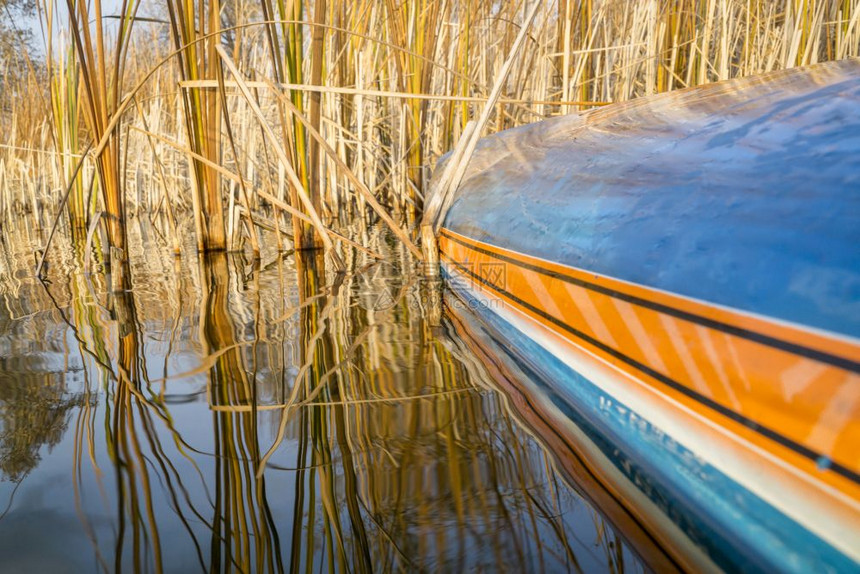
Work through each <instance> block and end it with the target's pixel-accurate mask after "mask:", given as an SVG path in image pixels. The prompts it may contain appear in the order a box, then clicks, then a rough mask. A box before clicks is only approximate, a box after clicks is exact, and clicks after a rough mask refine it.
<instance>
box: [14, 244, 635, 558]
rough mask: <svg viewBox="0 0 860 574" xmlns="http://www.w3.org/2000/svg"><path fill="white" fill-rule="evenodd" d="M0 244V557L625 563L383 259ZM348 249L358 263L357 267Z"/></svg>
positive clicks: (412, 282) (391, 250)
mask: <svg viewBox="0 0 860 574" xmlns="http://www.w3.org/2000/svg"><path fill="white" fill-rule="evenodd" d="M131 234H132V239H131V244H132V245H151V246H152V247H151V248H148V249H137V250H136V251H135V253H134V254H133V256H132V262H131V273H132V277H133V285H134V289H133V290H131V291H129V292H126V293H119V294H108V293H107V290H106V288H105V286H106V284H109V282H107V281H106V278H105V276H104V274H103V270H101V269H98V268H96V267H95V266H93V268H92V269H91V270H90V272H85V270H84V265H83V261H84V260H85V259H86V258H84V257H83V256H82V254H81V253H76V252H75V251H74V250H72V249H71V248H69V247H68V245H66V246H63V245H62V241H60V244H59V247H58V249H57V251H55V252H53V257H52V265H51V267H50V272H49V282H48V283H47V285H43V284H42V283H41V282H39V281H37V280H35V279H33V278H32V272H33V268H34V256H33V251H34V248H35V247H36V246H37V245H39V244H40V240H39V239H38V238H36V237H35V236H34V237H29V233H28V232H26V230H23V231H19V232H17V233H16V234H14V235H10V234H7V239H5V240H3V241H2V243H0V300H2V305H0V571H2V572H94V571H95V572H97V571H142V572H161V571H164V572H193V571H200V570H205V571H242V572H251V571H254V572H280V571H286V570H289V571H302V572H308V573H310V572H323V571H349V572H353V571H354V572H367V571H382V572H387V571H429V572H436V571H447V572H463V571H519V572H539V571H553V572H554V571H562V572H564V571H572V572H603V571H606V572H621V571H629V572H640V571H642V570H643V569H644V567H643V565H642V564H641V562H640V561H639V560H638V559H637V557H636V556H635V555H634V554H633V553H632V551H631V550H630V549H629V547H628V546H627V545H626V543H625V542H624V541H623V539H622V538H621V537H620V536H619V534H618V533H617V532H615V531H614V530H613V528H612V527H611V526H610V525H609V524H607V523H606V522H605V521H604V519H603V518H602V517H601V514H600V513H599V512H598V511H597V510H596V509H595V508H593V507H592V506H591V505H590V504H589V503H588V502H587V501H586V500H585V498H583V497H582V496H580V495H579V494H578V493H577V492H576V491H575V490H574V489H573V488H572V487H571V486H570V484H572V482H571V481H570V480H569V478H568V477H566V476H565V475H564V474H563V473H562V472H561V471H560V470H559V467H558V465H557V463H556V462H555V459H554V458H553V455H552V453H549V452H548V451H547V450H546V448H545V446H544V445H543V444H542V443H541V442H540V441H539V440H538V439H537V438H535V436H534V433H532V432H530V431H529V430H528V428H527V427H526V426H524V424H523V423H522V422H521V421H520V419H519V418H518V415H517V414H516V413H515V412H514V411H513V407H512V406H511V402H510V401H509V400H508V399H507V397H506V396H505V395H504V394H503V393H502V392H501V391H500V390H499V387H498V386H497V384H496V382H495V381H494V380H493V378H492V376H490V374H489V373H488V371H487V370H486V369H485V367H484V366H483V365H482V363H481V362H480V360H479V359H478V358H477V357H476V356H475V355H473V354H472V353H471V351H470V350H469V349H470V347H469V346H468V345H466V344H464V343H463V342H462V341H461V340H459V338H458V337H457V335H456V333H455V332H454V329H453V326H452V323H451V320H450V318H448V317H446V316H444V315H443V317H442V322H441V327H439V326H436V327H434V326H432V325H431V323H434V322H435V321H433V320H431V319H430V318H428V310H427V306H428V298H427V297H426V296H425V293H424V292H425V291H426V285H425V284H424V283H425V282H424V281H423V279H422V278H421V274H420V272H419V270H418V269H417V267H416V266H415V264H414V263H413V262H412V261H411V260H410V259H409V257H408V253H407V252H406V250H405V249H403V248H402V246H400V245H399V244H398V243H397V242H396V241H394V240H392V239H391V238H389V237H387V236H386V235H385V234H384V233H383V231H382V230H380V229H375V228H371V229H369V230H366V231H362V232H360V234H359V235H360V237H357V240H359V241H361V242H362V243H363V244H365V245H370V246H372V248H373V249H375V250H376V251H378V252H380V253H381V254H382V255H384V256H385V257H386V260H385V262H383V263H377V264H373V260H372V259H370V258H368V257H366V256H365V255H360V256H354V260H350V261H348V262H347V263H348V267H349V270H348V272H347V273H346V274H345V275H343V276H340V277H337V276H336V275H335V274H334V273H333V272H332V271H331V269H326V268H325V261H324V260H322V259H321V257H313V256H310V257H306V258H304V259H305V260H304V261H302V262H300V264H298V265H297V262H296V258H295V257H294V255H293V254H292V253H280V254H279V253H277V252H276V251H275V250H274V249H271V248H270V249H267V250H266V252H264V254H263V257H262V260H261V262H259V263H254V262H253V261H251V260H249V259H247V258H243V257H242V256H236V255H224V254H221V255H212V256H207V257H200V258H198V257H197V255H196V254H194V253H193V248H189V249H186V250H185V252H184V253H186V255H183V257H182V258H180V259H174V258H172V257H170V256H169V255H165V254H167V253H169V249H167V248H166V246H164V245H162V244H161V243H160V239H159V238H158V236H157V234H156V233H155V232H154V230H153V229H151V228H147V227H142V228H141V227H135V228H134V229H133V230H132V232H131ZM356 257H357V258H356Z"/></svg>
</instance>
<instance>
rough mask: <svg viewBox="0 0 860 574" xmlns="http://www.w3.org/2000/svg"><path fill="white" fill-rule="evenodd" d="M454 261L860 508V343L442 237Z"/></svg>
mask: <svg viewBox="0 0 860 574" xmlns="http://www.w3.org/2000/svg"><path fill="white" fill-rule="evenodd" d="M440 247H441V250H442V253H443V259H444V261H445V262H446V264H448V265H450V266H453V267H454V268H456V269H457V270H458V271H460V272H461V273H462V274H463V275H465V276H467V277H468V278H469V279H470V280H471V281H472V283H473V285H474V286H477V287H479V288H480V289H481V290H486V291H487V292H488V293H492V295H493V296H497V297H499V298H500V299H502V300H503V301H504V302H505V303H506V304H508V305H510V306H512V307H513V308H515V309H517V310H518V311H520V312H522V313H523V314H525V315H527V316H528V317H530V318H531V319H532V320H534V321H536V322H538V323H539V324H541V325H543V326H544V327H545V328H546V329H548V330H549V331H551V332H552V333H554V334H555V335H556V336H558V337H559V338H561V339H562V340H564V341H566V342H567V343H569V344H571V345H574V346H576V347H577V348H579V349H583V350H585V351H587V352H588V353H590V354H592V355H594V356H596V357H598V358H600V359H601V360H602V361H604V362H606V363H609V364H610V365H612V366H613V367H615V368H616V369H618V370H620V371H622V372H623V373H625V374H626V375H628V376H630V377H634V378H636V379H637V380H639V381H642V382H644V383H646V384H647V385H649V386H651V387H652V388H653V389H655V390H656V391H658V392H659V393H661V394H663V395H664V396H666V397H667V398H670V399H671V400H672V401H677V403H679V404H682V405H684V406H685V407H686V408H689V409H691V410H693V411H694V412H696V413H698V414H699V415H701V416H702V417H705V418H707V419H709V420H711V421H713V422H714V423H716V424H717V425H718V426H720V427H722V428H724V429H726V430H728V431H730V432H731V433H733V434H735V435H737V436H738V437H740V438H742V439H743V440H745V441H748V442H749V443H751V444H752V445H755V447H757V448H760V449H763V451H764V452H767V453H769V454H770V455H773V456H775V457H777V458H778V459H780V460H783V461H785V462H786V463H788V464H790V465H791V466H793V467H795V468H796V469H797V470H799V471H800V472H801V473H803V474H805V475H807V476H808V478H809V479H811V480H813V481H815V482H820V483H823V484H822V486H824V485H826V487H827V488H828V489H835V490H836V491H838V492H840V493H842V495H844V496H848V497H849V498H850V499H853V501H854V502H855V503H860V376H858V372H857V370H858V364H859V363H860V345H858V344H857V342H855V341H852V340H850V339H846V338H843V337H839V336H836V335H830V334H827V333H823V332H818V331H810V330H806V329H803V328H801V327H798V326H794V325H788V324H784V323H780V322H778V321H774V320H769V319H767V318H763V317H759V316H754V315H750V314H747V313H744V312H740V311H736V310H732V309H727V308H722V307H718V306H714V305H709V304H707V303H703V302H700V301H695V300H691V299H688V298H685V297H682V296H678V295H673V294H671V293H666V292H662V291H659V290H655V289H650V288H648V287H644V286H641V285H634V284H631V283H627V282H624V281H620V280H617V279H613V278H609V277H605V276H599V275H595V274H593V273H589V272H586V271H582V270H578V269H574V268H571V267H567V266H564V265H560V264H557V263H553V262H547V261H544V260H541V259H537V258H534V257H530V256H527V255H524V254H521V253H516V252H512V251H508V250H504V249H500V248H498V247H495V246H491V245H487V244H483V243H481V242H478V241H475V240H473V239H470V238H467V237H464V236H461V235H458V234H456V233H453V232H451V231H449V230H443V233H442V237H441V239H440Z"/></svg>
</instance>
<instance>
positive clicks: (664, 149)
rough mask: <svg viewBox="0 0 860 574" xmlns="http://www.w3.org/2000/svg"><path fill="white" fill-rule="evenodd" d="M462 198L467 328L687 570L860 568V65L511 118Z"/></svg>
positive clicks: (453, 299)
mask: <svg viewBox="0 0 860 574" xmlns="http://www.w3.org/2000/svg"><path fill="white" fill-rule="evenodd" d="M444 161H445V159H444V158H443V159H442V160H441V161H440V164H439V165H438V166H437V172H441V171H442V170H441V169H440V167H441V166H443V165H444ZM454 193H455V195H454V198H453V203H452V204H451V207H450V209H449V210H448V211H447V213H445V214H444V216H443V220H442V223H441V229H440V233H439V248H440V262H441V267H442V274H443V277H444V279H445V281H446V282H447V284H448V285H449V287H450V292H451V293H452V295H450V296H447V299H446V301H447V305H448V308H449V310H450V311H451V314H452V315H453V316H454V317H455V322H456V323H457V329H458V331H460V334H461V335H462V336H463V337H465V338H466V339H467V340H468V341H469V344H470V345H474V346H475V348H476V351H478V352H479V355H480V356H482V357H484V360H485V362H487V363H489V364H491V365H492V368H493V371H494V372H497V373H499V375H500V376H504V378H505V379H506V380H508V381H510V382H511V383H510V384H511V385H513V386H514V387H515V389H513V390H515V391H516V393H517V394H518V395H517V396H519V397H520V399H519V403H521V404H522V405H525V407H524V408H527V409H529V410H531V411H532V414H533V417H534V418H537V419H540V420H542V421H543V424H541V425H539V426H540V427H541V429H542V430H541V431H540V432H542V433H543V434H547V433H549V434H552V435H553V437H552V439H551V440H550V441H549V442H556V443H563V444H564V445H567V446H566V448H568V449H569V450H570V453H569V454H570V456H571V457H575V458H576V459H577V460H579V461H580V466H581V469H580V471H581V472H583V473H586V474H587V475H588V477H589V478H588V481H591V482H594V483H598V484H600V485H601V488H602V489H603V490H602V492H603V493H604V494H602V495H601V496H604V497H606V496H608V497H610V498H611V499H612V501H613V502H612V505H611V506H612V507H613V508H614V510H613V511H612V512H613V516H611V517H610V520H611V521H614V522H619V521H620V522H625V521H626V522H629V523H631V524H635V525H636V528H635V530H636V532H637V534H636V537H637V538H638V539H642V538H643V537H644V538H648V539H649V541H648V542H647V545H653V546H656V547H658V548H659V549H661V550H662V551H663V552H665V554H666V556H668V557H669V558H668V563H669V564H670V566H671V567H672V568H675V569H677V570H681V571H696V572H709V571H735V570H740V571H746V572H776V571H779V572H809V571H820V572H828V571H831V572H848V571H854V572H856V571H860V61H858V60H849V61H842V62H836V63H826V64H819V65H815V66H810V67H807V68H799V69H792V70H785V71H779V72H774V73H768V74H765V75H761V76H758V77H750V78H743V79H736V80H730V81H725V82H719V83H715V84H710V85H705V86H700V87H695V88H691V89H685V90H679V91H676V92H671V93H666V94H659V95H654V96H648V97H643V98H640V99H637V100H632V101H629V102H625V103H619V104H613V105H610V106H606V107H603V108H597V109H594V110H590V111H587V112H584V113H581V114H574V115H568V116H562V117H558V118H552V119H548V120H544V121H542V122H538V123H535V124H530V125H526V126H522V127H519V128H515V129H511V130H507V131H503V132H500V133H498V134H494V135H492V136H488V137H485V138H482V139H481V141H480V143H479V145H478V147H477V149H476V150H475V153H474V155H473V156H472V157H471V159H470V161H469V165H468V169H467V171H466V173H465V175H464V177H463V179H462V181H461V184H460V185H459V187H458V188H457V190H456V191H455V192H454ZM607 493H608V494H607ZM620 530H621V531H622V532H623V531H624V527H623V525H621V528H620ZM643 532H644V533H646V534H645V535H643V534H642V533H643ZM645 545H646V543H642V544H640V545H639V546H640V548H642V551H643V553H644V554H646V555H650V554H649V553H650V552H651V550H648V549H647V548H645ZM634 546H636V544H634Z"/></svg>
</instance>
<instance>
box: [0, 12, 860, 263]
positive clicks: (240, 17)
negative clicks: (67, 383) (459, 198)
mask: <svg viewBox="0 0 860 574" xmlns="http://www.w3.org/2000/svg"><path fill="white" fill-rule="evenodd" d="M57 2H62V3H63V6H64V8H65V11H64V13H65V14H67V15H66V16H65V17H64V18H66V19H65V20H64V21H62V22H60V21H59V20H58V18H59V14H60V12H59V11H58V9H57V8H58V6H57ZM532 5H533V4H532V3H529V2H525V1H517V0H511V1H505V2H497V3H491V2H477V1H474V0H386V1H385V2H376V1H373V0H342V1H338V2H334V1H332V0H314V2H301V1H298V0H249V1H248V2H244V3H241V4H234V3H231V4H230V5H229V6H228V8H229V9H226V10H222V5H221V2H219V1H218V0H211V1H206V2H191V1H187V0H163V3H162V2H154V3H150V4H148V5H147V6H149V7H156V8H160V9H161V12H162V13H161V14H155V16H156V18H155V19H156V20H160V21H158V22H150V21H145V20H143V19H138V18H137V12H138V2H136V1H132V0H124V1H123V2H122V3H121V4H120V6H119V10H120V11H119V14H118V15H117V14H113V15H112V16H119V18H112V19H107V18H106V14H104V13H103V10H102V3H101V2H100V1H99V0H90V1H89V2H84V1H82V0H45V1H44V2H43V3H42V5H41V6H42V18H43V20H42V21H43V27H44V28H45V32H46V38H47V39H48V43H47V47H48V49H47V50H46V53H47V54H50V55H51V56H52V57H51V58H48V62H47V66H46V69H47V73H46V76H47V79H46V80H45V81H46V83H47V84H49V85H50V97H49V98H45V101H47V102H50V103H49V104H47V106H43V105H42V104H40V103H39V100H38V99H35V98H32V97H27V91H26V90H20V89H19V90H17V91H14V90H13V91H11V93H10V94H9V99H8V100H7V101H8V107H7V109H8V110H9V111H7V113H6V114H5V117H3V118H2V119H3V121H4V123H5V124H6V125H7V126H12V127H14V128H15V129H6V130H4V134H6V137H7V140H6V142H5V143H6V148H5V151H3V152H2V158H0V160H2V161H0V168H2V173H0V178H2V181H3V182H4V186H3V190H2V192H0V195H2V198H0V220H3V221H8V220H9V218H14V217H20V216H21V215H22V214H30V215H29V218H30V219H32V221H33V225H34V226H35V227H37V228H38V227H42V226H45V225H48V224H49V223H48V222H49V221H50V220H51V219H52V218H53V216H54V214H56V213H57V212H58V210H59V208H60V207H61V205H60V199H61V198H62V197H63V193H62V190H66V189H69V191H70V193H69V201H68V214H69V218H70V220H71V222H72V227H81V224H82V223H83V224H84V225H85V226H86V227H88V228H89V230H95V228H94V227H93V222H94V221H95V220H96V219H97V217H96V216H97V214H98V213H101V212H103V213H104V214H105V217H104V225H103V227H104V228H103V229H102V230H101V233H104V235H105V239H106V242H107V244H109V245H111V246H113V247H115V248H117V249H116V251H115V253H118V254H123V253H125V251H126V246H125V239H124V233H123V228H124V222H125V218H126V217H127V215H128V214H130V213H133V214H144V213H145V214H148V215H149V216H150V217H151V218H152V219H153V220H154V221H160V222H161V226H160V228H161V229H162V230H163V235H164V236H165V237H168V238H169V239H168V240H167V241H166V244H168V245H178V244H179V243H180V238H178V237H176V235H177V233H180V234H181V233H182V225H181V222H182V221H183V220H185V219H186V216H190V217H191V218H192V219H193V221H194V222H195V238H196V244H197V247H198V249H200V250H206V249H215V250H218V249H225V248H231V249H239V248H241V247H242V245H243V243H244V242H246V241H247V242H248V243H250V245H251V247H252V249H253V250H254V251H257V250H258V244H259V241H258V240H257V234H258V233H262V234H264V235H265V234H269V233H272V234H274V235H275V238H276V243H277V244H278V245H279V246H283V245H285V244H284V240H286V239H291V240H292V241H293V242H294V243H295V244H296V246H298V247H303V246H307V245H309V244H310V245H313V244H315V243H316V242H317V241H319V240H320V236H321V235H326V233H323V232H320V231H319V230H320V229H321V228H320V226H319V225H316V224H314V225H313V227H314V228H316V229H317V230H318V232H317V233H314V232H313V231H312V225H311V224H312V223H313V220H314V219H315V215H317V214H318V215H319V217H320V218H321V219H328V220H329V221H332V222H335V223H336V221H337V220H338V219H348V218H350V217H353V216H355V215H365V214H366V208H367V207H372V208H373V209H375V210H376V211H377V212H379V211H380V210H383V211H384V212H385V213H386V214H393V215H400V216H403V215H405V216H407V219H411V218H412V217H413V216H414V215H415V214H417V213H420V211H421V209H422V208H423V205H424V200H425V194H426V192H427V189H426V181H427V177H428V175H429V173H430V169H431V167H432V164H433V162H434V161H435V159H436V158H437V157H439V155H441V154H442V153H445V152H446V151H448V150H450V149H452V147H453V146H454V144H455V143H456V142H457V141H458V140H459V139H460V137H461V136H462V133H463V130H464V128H465V126H466V124H467V122H468V121H469V120H470V119H474V118H476V117H477V116H479V115H480V114H481V112H482V109H483V106H484V102H485V101H486V99H487V96H488V94H489V92H490V89H491V87H492V85H493V83H494V81H495V79H496V78H497V76H498V73H499V70H500V68H501V67H502V63H503V62H504V61H505V60H506V58H507V57H508V55H509V54H510V51H511V47H512V44H513V42H514V39H515V38H516V36H517V34H518V32H519V27H520V25H521V23H522V22H523V18H524V16H525V14H526V13H527V12H528V11H529V9H530V8H531V7H532ZM133 31H134V32H135V33H134V34H132V32H133ZM147 31H148V33H146V32H147ZM61 36H62V37H64V38H66V48H64V49H60V48H56V47H54V46H53V45H52V44H51V41H52V40H51V39H53V38H59V37H61ZM160 39H161V40H160ZM165 40H166V41H165ZM219 47H220V48H222V49H225V50H226V51H225V53H228V54H229V56H228V57H229V58H230V59H231V61H233V62H235V65H236V68H237V70H238V74H226V73H225V70H224V62H223V58H221V57H219V55H218V54H217V49H218V48H219ZM858 55H860V0H704V1H700V0H650V1H643V2H629V1H627V0H602V1H601V0H559V1H557V2H547V3H544V4H542V5H541V7H540V9H539V12H538V16H537V18H536V20H535V21H534V23H533V24H532V26H531V28H530V29H529V33H528V38H527V41H526V42H525V44H524V45H523V47H522V50H521V51H520V53H518V54H517V55H516V58H515V60H514V62H513V67H512V69H511V72H510V75H509V77H508V79H507V82H506V83H505V86H504V90H503V92H502V97H501V98H500V99H499V100H498V102H497V103H496V105H495V108H496V109H495V110H494V113H493V114H492V116H491V120H490V121H489V123H488V124H487V125H486V126H485V128H484V132H483V133H484V134H486V133H489V132H495V131H498V130H501V129H505V128H509V127H513V126H516V125H520V124H523V123H528V122H533V121H537V120H540V119H542V118H545V117H549V116H552V115H557V114H560V113H568V112H574V111H577V110H582V109H587V108H588V107H589V106H591V105H596V104H600V103H605V102H615V101H623V100H627V99H630V98H634V97H639V96H643V95H647V94H651V93H657V92H663V91H669V90H674V89H678V88H684V87H689V86H694V85H698V84H702V83H707V82H712V81H717V80H722V79H727V78H731V77H737V76H745V75H750V74H756V73H762V72H766V71H770V70H774V69H779V68H786V67H792V66H797V65H807V64H813V63H816V62H819V61H824V60H832V59H842V58H847V57H856V56H858ZM160 62H166V64H165V65H163V66H161V67H160V68H159V69H158V71H153V67H154V66H156V65H157V64H158V63H160ZM240 80H241V81H244V82H245V83H246V86H247V87H248V88H249V92H248V93H247V94H244V93H240V90H239V89H238V88H239V82H240ZM11 85H13V83H12V82H8V81H7V82H4V83H3V87H4V89H6V90H7V91H10V90H9V86H11ZM129 86H134V89H133V90H132V89H129ZM46 91H47V90H46ZM132 92H134V93H135V100H134V105H131V104H130V102H129V101H128V99H129V98H130V97H131V96H130V94H131V93H132ZM48 106H49V107H50V110H48V109H45V107H48ZM130 110H132V111H130ZM46 116H47V117H50V118H51V120H50V122H49V123H47V124H46V123H44V122H43V121H42V120H41V118H43V117H46ZM146 118H150V120H149V121H147V120H146ZM46 130H48V132H47V133H50V134H52V137H50V138H46V137H45V132H46ZM312 133H314V134H316V136H314V137H312V136H311V134H312ZM236 134H241V137H234V136H236ZM273 138H275V140H277V141H274V140H273ZM89 142H92V145H93V152H92V153H91V154H90V156H91V157H90V160H87V161H93V162H94V165H95V169H96V171H95V174H96V176H97V177H96V179H95V187H96V189H97V191H98V192H97V193H93V192H92V191H91V190H90V189H89V188H88V185H87V183H88V178H89V177H90V176H89V174H90V173H91V172H90V171H89V169H88V168H85V169H84V170H82V171H81V173H80V174H79V175H78V177H77V178H75V179H73V180H72V181H69V180H70V178H72V174H73V173H74V172H75V169H74V168H75V167H76V164H77V162H78V161H80V158H78V157H77V154H79V153H81V150H83V149H84V148H85V146H86V144H87V143H89ZM21 148H25V150H21ZM34 148H35V151H34ZM38 150H44V151H45V152H47V153H49V154H53V158H54V159H53V161H54V162H55V167H54V168H53V169H49V170H44V169H41V168H39V167H38V166H40V165H42V164H43V163H44V160H43V159H39V160H38V161H34V154H39V151H38ZM278 150H283V152H284V153H276V151H278ZM49 157H50V156H49ZM293 176H295V177H293ZM365 190H366V191H367V193H365ZM302 192H307V195H308V197H309V200H310V202H309V204H306V203H305V202H304V201H303V200H302ZM264 197H269V198H275V199H276V200H277V202H280V203H276V202H273V201H270V200H269V199H263V198H264ZM88 198H89V199H88ZM275 205H282V206H287V207H288V208H289V209H282V208H280V207H279V208H277V209H275V207H274V206H275ZM42 211H45V212H46V213H42ZM174 212H175V215H176V220H177V221H178V222H179V223H177V224H176V228H177V229H179V231H176V230H175V229H174V225H173V224H168V219H171V220H172V217H173V216H172V215H171V216H170V217H168V213H174ZM290 223H292V228H290ZM335 223H332V224H331V225H334V224H335ZM392 223H393V220H392ZM400 231H401V233H400V235H403V236H404V237H405V236H406V235H405V233H403V230H400ZM333 237H334V236H333Z"/></svg>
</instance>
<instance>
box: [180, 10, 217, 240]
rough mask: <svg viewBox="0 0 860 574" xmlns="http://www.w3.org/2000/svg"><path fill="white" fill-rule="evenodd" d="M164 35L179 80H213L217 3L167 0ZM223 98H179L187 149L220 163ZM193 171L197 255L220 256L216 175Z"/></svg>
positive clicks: (196, 93) (196, 92)
mask: <svg viewBox="0 0 860 574" xmlns="http://www.w3.org/2000/svg"><path fill="white" fill-rule="evenodd" d="M167 10H168V14H169V16H170V30H171V36H172V38H173V44H174V46H175V48H176V49H177V50H178V60H179V63H178V68H179V75H180V77H181V78H182V79H184V80H191V81H194V80H211V79H218V78H219V77H220V74H221V65H220V61H219V59H218V56H217V54H216V53H215V48H216V46H218V44H220V42H221V38H220V37H219V35H218V32H219V31H220V30H221V3H220V1H219V0H210V1H209V2H205V3H204V2H201V3H199V4H197V6H196V7H195V3H194V2H190V1H185V0H168V1H167ZM222 98H223V95H222V94H221V93H220V92H219V91H217V90H212V89H208V90H207V89H202V88H190V89H188V90H186V91H185V93H183V96H182V104H183V111H184V115H185V129H186V133H187V135H188V143H189V146H190V147H191V149H192V150H193V151H194V152H195V153H197V154H199V155H200V156H202V157H205V158H206V159H208V160H209V161H211V162H213V163H216V164H219V163H221V155H222V149H221V144H222V142H221V140H222V127H221V117H222V102H221V100H222ZM191 164H192V168H193V177H192V178H190V179H191V183H192V199H193V205H194V222H195V228H196V230H197V249H198V250H199V251H206V250H213V251H223V250H224V249H226V247H227V238H226V234H225V227H224V207H223V201H222V198H223V194H222V190H221V175H220V174H219V173H218V172H217V171H216V170H214V169H212V168H211V167H210V166H209V165H206V164H204V163H202V162H201V161H199V160H196V159H192V160H191Z"/></svg>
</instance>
